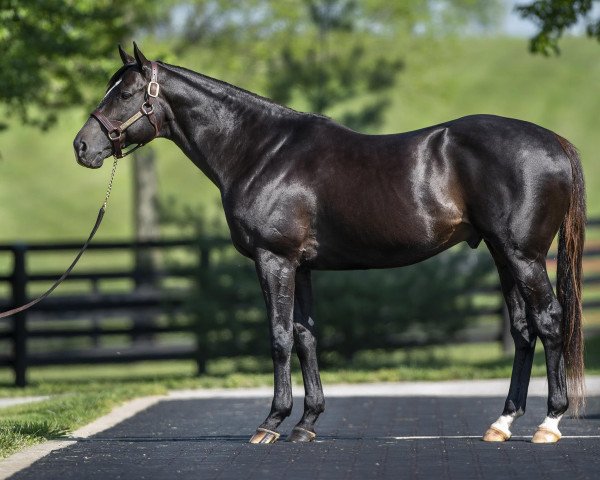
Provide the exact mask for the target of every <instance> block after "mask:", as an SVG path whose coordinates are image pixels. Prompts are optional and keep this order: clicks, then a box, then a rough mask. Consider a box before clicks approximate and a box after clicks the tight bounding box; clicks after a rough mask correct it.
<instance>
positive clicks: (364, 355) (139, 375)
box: [0, 338, 600, 458]
mask: <svg viewBox="0 0 600 480" xmlns="http://www.w3.org/2000/svg"><path fill="white" fill-rule="evenodd" d="M538 350H539V351H538V352H537V354H536V361H535V364H534V368H533V375H534V376H544V375H545V366H544V360H543V355H542V352H541V349H538ZM326 360H328V362H329V363H330V365H331V366H330V367H328V368H327V369H324V370H323V371H322V372H321V373H322V379H323V383H324V384H333V383H372V382H393V381H418V380H452V379H486V378H508V377H509V376H510V372H511V366H512V358H510V357H505V356H504V355H503V354H502V352H501V350H500V346H499V345H498V344H497V343H482V344H462V345H452V346H436V347H419V348H412V349H403V350H396V351H392V352H389V351H388V352H384V351H367V352H361V353H359V354H357V355H356V356H355V358H354V359H353V360H352V361H351V362H346V363H342V362H340V361H339V360H335V359H334V358H326ZM587 365H588V370H587V371H588V373H589V374H600V338H594V339H591V340H590V341H589V342H588V355H587ZM294 372H295V373H294V376H293V380H294V384H295V385H296V387H295V392H296V394H302V392H303V390H302V387H301V385H302V379H301V376H300V371H299V367H298V365H297V362H296V364H295V365H294ZM11 382H12V377H11V374H10V372H9V371H8V370H6V369H5V370H2V371H0V397H11V396H17V395H50V398H49V399H48V400H45V401H43V402H39V403H33V404H29V405H20V406H15V407H10V408H5V409H2V410H0V458H1V457H5V456H7V455H10V454H11V453H13V452H15V451H17V450H19V449H22V448H24V447H26V446H28V445H32V444H35V443H39V442H42V441H44V440H46V439H50V438H57V437H61V436H64V435H66V434H68V433H69V432H71V431H73V430H74V429H76V428H78V427H80V426H82V425H85V424H86V423H89V422H90V421H92V420H94V419H95V418H97V417H99V416H101V415H103V414H105V413H107V412H109V411H110V410H111V408H113V407H114V406H116V405H118V404H120V403H121V402H123V401H125V400H128V399H131V398H134V397H139V396H144V395H153V394H161V393H166V392H167V391H168V390H169V389H182V388H217V387H256V386H270V385H272V371H271V362H270V360H269V359H267V358H262V359H260V358H259V359H257V358H236V359H221V360H213V361H212V362H210V363H209V365H208V373H207V374H206V375H203V376H196V375H195V366H194V364H193V362H189V361H172V362H143V363H137V364H132V365H127V367H126V368H123V367H122V366H77V367H37V368H32V369H31V370H30V386H29V387H27V388H25V389H15V388H14V387H12V386H11ZM499 408H500V407H499Z"/></svg>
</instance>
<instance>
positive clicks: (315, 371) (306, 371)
mask: <svg viewBox="0 0 600 480" xmlns="http://www.w3.org/2000/svg"><path fill="white" fill-rule="evenodd" d="M312 303H313V302H312V287H311V280H310V270H300V271H298V273H297V274H296V298H295V304H294V342H295V344H296V353H297V354H298V359H299V360H300V367H301V368H302V378H303V380H304V414H303V415H302V418H301V419H300V422H298V424H297V425H296V426H295V427H294V429H293V430H292V433H291V434H290V436H289V437H288V439H287V440H288V442H312V441H313V440H314V439H315V437H316V436H317V434H316V433H315V429H314V428H315V422H316V421H317V418H319V415H320V414H321V413H323V411H324V410H325V398H324V396H323V387H322V386H321V377H320V375H319V365H318V363H317V340H316V338H315V322H314V320H313V314H312Z"/></svg>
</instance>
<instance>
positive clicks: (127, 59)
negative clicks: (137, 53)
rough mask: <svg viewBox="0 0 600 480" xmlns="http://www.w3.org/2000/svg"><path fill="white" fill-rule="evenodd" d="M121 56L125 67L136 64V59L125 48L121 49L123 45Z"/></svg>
mask: <svg viewBox="0 0 600 480" xmlns="http://www.w3.org/2000/svg"><path fill="white" fill-rule="evenodd" d="M119 55H120V56H121V60H123V65H129V64H130V63H135V58H133V57H132V56H131V55H129V54H128V53H127V52H126V51H125V50H123V47H121V45H119Z"/></svg>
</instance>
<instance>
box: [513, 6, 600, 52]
mask: <svg viewBox="0 0 600 480" xmlns="http://www.w3.org/2000/svg"><path fill="white" fill-rule="evenodd" d="M599 4H600V1H598V0H536V1H535V2H532V3H531V4H529V5H523V6H519V7H517V10H518V11H519V12H520V14H521V16H522V17H523V18H529V19H532V20H534V21H535V22H536V23H537V24H538V27H539V31H538V33H537V34H536V35H535V36H534V37H533V38H532V39H531V41H530V44H529V48H530V50H531V51H532V52H533V53H541V54H543V55H551V54H559V53H560V48H559V46H558V43H559V41H560V39H561V37H562V35H563V33H564V32H565V30H567V29H569V28H570V27H572V26H574V25H575V24H577V23H578V22H579V21H582V22H583V23H584V25H585V28H586V32H587V34H588V36H590V37H595V38H596V39H597V40H598V41H600V15H598V10H597V9H596V10H594V5H596V7H597V6H598V5H599Z"/></svg>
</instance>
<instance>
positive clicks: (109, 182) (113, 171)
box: [102, 157, 119, 211]
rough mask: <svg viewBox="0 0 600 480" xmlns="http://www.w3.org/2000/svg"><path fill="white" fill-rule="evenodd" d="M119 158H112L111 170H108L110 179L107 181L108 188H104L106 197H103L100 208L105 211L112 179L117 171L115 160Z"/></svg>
mask: <svg viewBox="0 0 600 480" xmlns="http://www.w3.org/2000/svg"><path fill="white" fill-rule="evenodd" d="M118 161H119V159H118V158H117V157H115V159H114V160H113V166H112V171H111V172H110V180H109V181H108V188H107V189H106V197H104V203H103V204H102V210H104V211H106V205H107V204H108V198H109V197H110V192H111V190H112V185H113V180H114V178H115V172H116V171H117V162H118Z"/></svg>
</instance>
